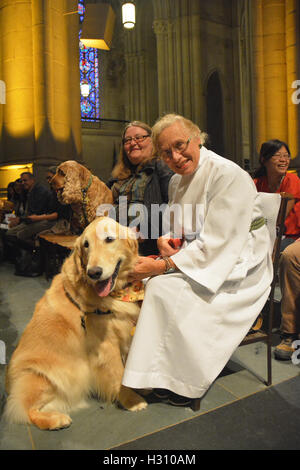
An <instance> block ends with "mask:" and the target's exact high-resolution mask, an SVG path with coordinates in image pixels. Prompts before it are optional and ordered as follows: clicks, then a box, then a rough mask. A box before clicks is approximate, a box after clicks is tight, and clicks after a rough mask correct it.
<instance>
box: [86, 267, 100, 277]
mask: <svg viewBox="0 0 300 470" xmlns="http://www.w3.org/2000/svg"><path fill="white" fill-rule="evenodd" d="M102 272H103V269H102V268H99V266H95V267H94V268H90V269H89V270H88V272H87V274H88V276H89V277H90V278H91V279H100V277H101V276H102Z"/></svg>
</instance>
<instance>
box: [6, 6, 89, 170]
mask: <svg viewBox="0 0 300 470" xmlns="http://www.w3.org/2000/svg"><path fill="white" fill-rule="evenodd" d="M0 6H1V7H2V8H0V22H1V29H0V42H1V50H2V56H1V58H0V60H1V70H2V74H3V80H5V82H6V84H7V102H6V105H5V106H4V107H3V125H2V142H3V145H2V151H1V154H0V164H1V163H2V162H5V163H7V164H8V163H11V164H12V163H22V162H33V163H34V169H35V171H36V172H37V174H38V175H39V174H40V173H43V172H44V171H45V168H46V167H47V166H48V165H50V164H55V163H58V162H59V161H63V160H66V159H69V158H73V159H78V158H80V155H81V120H80V90H79V48H78V15H77V14H75V15H66V14H65V13H68V12H71V11H75V10H77V1H76V0H51V2H50V1H48V0H24V1H22V2H20V1H18V0H10V1H4V0H2V1H1V2H0ZM0 78H1V77H0Z"/></svg>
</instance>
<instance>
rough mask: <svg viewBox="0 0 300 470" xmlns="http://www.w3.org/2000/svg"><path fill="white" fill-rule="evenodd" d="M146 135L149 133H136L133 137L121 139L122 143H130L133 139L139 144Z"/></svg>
mask: <svg viewBox="0 0 300 470" xmlns="http://www.w3.org/2000/svg"><path fill="white" fill-rule="evenodd" d="M147 137H150V135H149V134H146V135H136V136H135V137H125V138H124V139H123V144H124V145H130V144H131V142H132V141H133V140H134V141H135V142H137V143H138V144H140V143H141V142H144V140H145V139H147Z"/></svg>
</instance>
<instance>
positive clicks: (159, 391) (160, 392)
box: [153, 388, 172, 400]
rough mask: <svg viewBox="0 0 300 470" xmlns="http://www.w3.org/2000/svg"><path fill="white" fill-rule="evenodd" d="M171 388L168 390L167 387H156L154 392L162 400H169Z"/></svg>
mask: <svg viewBox="0 0 300 470" xmlns="http://www.w3.org/2000/svg"><path fill="white" fill-rule="evenodd" d="M170 393H172V392H170V390H166V389H165V388H155V389H154V390H153V394H154V396H155V397H156V398H159V399H160V400H167V399H168V398H169V395H170Z"/></svg>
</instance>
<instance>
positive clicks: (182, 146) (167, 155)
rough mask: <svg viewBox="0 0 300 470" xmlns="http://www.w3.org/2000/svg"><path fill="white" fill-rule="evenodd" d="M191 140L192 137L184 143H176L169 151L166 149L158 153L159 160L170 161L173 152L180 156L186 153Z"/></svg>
mask: <svg viewBox="0 0 300 470" xmlns="http://www.w3.org/2000/svg"><path fill="white" fill-rule="evenodd" d="M191 140H192V137H190V138H189V139H188V140H187V141H186V142H183V141H179V142H177V143H176V144H175V145H174V146H172V147H171V148H170V149H167V150H161V151H160V152H159V154H160V156H161V158H163V159H164V160H166V161H167V160H172V158H173V152H176V153H180V154H182V153H183V152H185V151H186V149H187V148H188V145H189V143H190V141H191Z"/></svg>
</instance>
